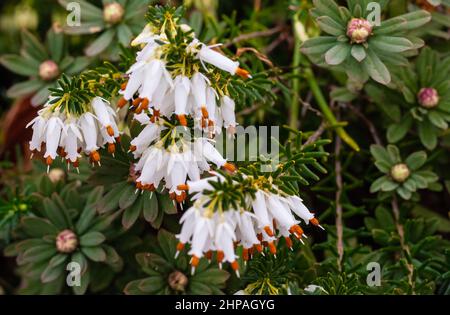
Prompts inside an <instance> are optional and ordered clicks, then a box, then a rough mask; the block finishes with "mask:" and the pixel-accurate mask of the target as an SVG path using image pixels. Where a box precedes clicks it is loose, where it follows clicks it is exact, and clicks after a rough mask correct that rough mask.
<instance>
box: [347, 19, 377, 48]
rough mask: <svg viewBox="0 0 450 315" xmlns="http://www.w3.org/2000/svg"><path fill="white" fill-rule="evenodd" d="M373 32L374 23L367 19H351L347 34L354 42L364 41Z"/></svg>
mask: <svg viewBox="0 0 450 315" xmlns="http://www.w3.org/2000/svg"><path fill="white" fill-rule="evenodd" d="M370 34H372V24H370V22H369V21H367V20H365V19H357V18H353V19H351V20H350V21H349V22H348V24H347V36H348V37H349V38H350V39H351V42H352V43H357V44H361V43H364V42H365V41H366V40H367V38H368V37H369V36H370Z"/></svg>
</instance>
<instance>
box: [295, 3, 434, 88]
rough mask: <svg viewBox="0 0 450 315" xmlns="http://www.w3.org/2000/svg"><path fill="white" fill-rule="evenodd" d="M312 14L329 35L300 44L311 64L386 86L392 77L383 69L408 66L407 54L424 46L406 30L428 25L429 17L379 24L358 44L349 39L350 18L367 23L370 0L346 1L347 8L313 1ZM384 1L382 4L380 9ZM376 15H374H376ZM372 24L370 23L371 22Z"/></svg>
mask: <svg viewBox="0 0 450 315" xmlns="http://www.w3.org/2000/svg"><path fill="white" fill-rule="evenodd" d="M313 2H314V8H313V9H312V10H311V15H312V16H313V17H314V18H315V19H316V22H317V24H318V25H319V27H320V28H321V30H322V31H323V32H325V33H327V34H328V35H329V36H320V37H316V38H313V39H309V40H307V41H306V42H304V43H303V45H302V52H303V53H305V54H307V55H308V56H310V58H311V60H313V62H314V63H317V64H320V65H328V66H338V65H341V68H342V69H343V70H345V72H346V73H347V75H348V76H349V77H350V79H351V80H354V81H359V82H360V83H361V81H363V82H364V81H367V79H368V78H369V77H370V78H372V79H373V80H375V81H377V82H379V83H381V84H388V83H389V82H390V81H391V74H390V71H389V69H388V67H387V66H386V64H387V65H388V66H389V65H398V64H399V63H403V64H405V63H407V60H406V58H405V57H404V55H405V54H406V52H408V51H411V50H414V49H418V48H420V47H421V46H422V45H423V41H422V40H421V39H420V38H417V37H412V36H408V35H407V34H406V33H407V31H409V30H411V29H414V28H417V27H420V26H421V25H423V24H425V23H427V22H428V21H429V20H430V19H431V17H430V14H429V13H428V12H426V11H423V10H422V11H415V12H412V13H409V14H404V15H400V16H396V17H395V18H392V19H388V20H384V21H381V24H380V25H373V26H370V27H369V26H368V28H370V30H368V31H367V34H365V36H364V38H363V39H361V41H359V40H357V41H356V42H355V41H354V40H352V38H351V37H349V32H351V31H350V28H349V25H350V24H351V23H352V21H353V20H352V19H354V18H357V19H364V20H366V22H367V20H369V19H370V18H371V15H372V16H373V12H372V11H370V10H368V9H367V8H368V3H369V1H365V0H361V1H347V8H346V7H341V6H338V5H337V4H336V2H334V1H333V0H315V1H313ZM386 3H387V2H386V1H381V2H380V4H381V7H383V5H385V4H386ZM375 14H377V12H375ZM370 22H372V21H370Z"/></svg>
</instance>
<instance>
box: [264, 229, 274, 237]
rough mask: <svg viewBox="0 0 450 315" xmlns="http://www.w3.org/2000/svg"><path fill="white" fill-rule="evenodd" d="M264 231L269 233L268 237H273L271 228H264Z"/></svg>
mask: <svg viewBox="0 0 450 315" xmlns="http://www.w3.org/2000/svg"><path fill="white" fill-rule="evenodd" d="M264 231H265V232H266V233H267V235H269V236H270V237H272V236H273V232H272V230H271V229H270V227H269V226H265V227H264Z"/></svg>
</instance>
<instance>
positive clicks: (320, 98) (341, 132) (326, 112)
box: [305, 65, 360, 151]
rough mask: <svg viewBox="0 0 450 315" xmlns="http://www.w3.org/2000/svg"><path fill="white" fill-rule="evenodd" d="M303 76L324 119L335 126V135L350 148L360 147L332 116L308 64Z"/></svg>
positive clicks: (356, 149) (357, 149) (357, 148)
mask: <svg viewBox="0 0 450 315" xmlns="http://www.w3.org/2000/svg"><path fill="white" fill-rule="evenodd" d="M305 77H306V80H307V81H308V84H309V87H310V89H311V91H312V93H313V95H314V98H315V99H316V102H317V105H319V108H320V110H321V111H322V114H323V115H324V116H325V118H326V120H327V121H328V122H329V123H330V124H331V126H332V127H335V129H336V133H337V135H338V136H339V137H340V138H341V139H342V140H343V141H344V142H345V143H347V144H348V145H349V146H350V147H351V148H353V150H355V151H359V150H360V149H359V146H358V144H357V143H356V141H355V140H353V138H352V137H350V135H349V134H348V133H347V132H346V131H345V130H344V128H343V127H341V126H339V122H338V121H337V119H336V117H335V116H334V114H333V112H332V111H331V109H330V107H329V106H328V103H327V101H326V100H325V97H324V96H323V94H322V91H321V90H320V87H319V84H318V83H317V80H316V77H315V76H314V73H313V71H312V70H311V67H310V66H309V65H308V67H307V68H306V69H305Z"/></svg>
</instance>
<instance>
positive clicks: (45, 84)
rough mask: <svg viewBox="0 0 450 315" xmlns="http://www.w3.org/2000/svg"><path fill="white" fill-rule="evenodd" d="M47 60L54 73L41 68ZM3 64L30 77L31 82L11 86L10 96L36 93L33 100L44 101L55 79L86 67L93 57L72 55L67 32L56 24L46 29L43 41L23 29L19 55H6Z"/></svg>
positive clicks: (35, 103) (33, 101)
mask: <svg viewBox="0 0 450 315" xmlns="http://www.w3.org/2000/svg"><path fill="white" fill-rule="evenodd" d="M45 62H47V63H48V62H50V63H54V64H55V66H56V69H53V70H51V71H52V72H53V73H51V74H45V72H44V73H43V70H42V69H41V68H42V67H43V65H44V63H45ZM0 63H1V64H2V65H3V66H4V67H6V68H7V69H8V70H10V71H12V72H14V73H16V74H18V75H21V76H27V77H30V79H29V80H28V81H24V82H20V83H16V84H15V85H13V86H11V87H10V88H9V89H8V91H7V95H8V96H9V97H11V98H16V97H21V96H28V95H30V94H34V95H33V97H32V99H31V103H32V104H33V105H41V104H43V103H44V102H45V101H46V100H47V98H48V96H49V94H50V93H49V89H50V88H53V87H55V85H56V84H55V83H56V80H57V79H58V78H59V76H60V75H61V74H62V73H66V74H67V75H73V74H75V73H78V72H80V71H82V70H83V69H84V68H86V67H87V66H88V65H89V63H90V60H89V59H88V58H87V57H75V58H74V57H72V56H70V55H68V54H67V48H66V46H65V39H64V34H63V33H62V32H61V30H60V29H58V28H57V27H56V26H55V27H53V28H51V29H50V30H49V31H48V32H47V37H46V41H45V42H44V43H41V41H40V40H39V39H38V38H37V37H36V36H34V35H33V34H32V33H30V32H28V31H23V32H22V49H21V54H20V55H3V56H2V57H1V58H0Z"/></svg>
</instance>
